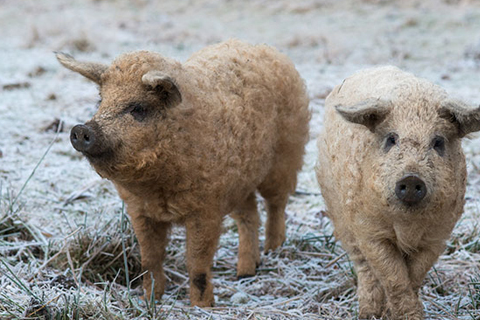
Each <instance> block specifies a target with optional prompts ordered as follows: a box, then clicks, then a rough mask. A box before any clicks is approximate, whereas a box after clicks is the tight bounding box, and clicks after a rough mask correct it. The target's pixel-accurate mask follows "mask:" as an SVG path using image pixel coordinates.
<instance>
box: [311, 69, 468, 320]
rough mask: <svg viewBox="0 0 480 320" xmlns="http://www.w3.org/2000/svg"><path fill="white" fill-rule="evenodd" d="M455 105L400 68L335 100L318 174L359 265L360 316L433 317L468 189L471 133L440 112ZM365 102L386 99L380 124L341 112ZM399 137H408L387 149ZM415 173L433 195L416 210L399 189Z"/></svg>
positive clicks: (329, 107)
mask: <svg viewBox="0 0 480 320" xmlns="http://www.w3.org/2000/svg"><path fill="white" fill-rule="evenodd" d="M447 99H448V96H447V94H446V92H445V91H444V90H443V89H441V88H440V87H438V86H436V85H433V84H432V83H430V82H428V81H426V80H423V79H419V78H416V77H415V76H413V75H412V74H409V73H405V72H403V71H401V70H399V69H397V68H394V67H381V68H375V69H368V70H364V71H360V72H358V73H356V74H354V75H353V76H351V77H349V78H347V79H346V80H345V81H344V82H343V83H342V84H341V85H339V86H337V87H336V88H335V89H334V90H333V92H332V93H331V94H330V95H329V96H328V97H327V100H326V111H325V119H324V124H325V127H324V129H323V131H322V132H321V134H320V135H319V137H318V148H319V159H318V165H317V168H316V174H317V179H318V182H319V184H320V187H321V191H322V195H323V197H324V199H325V202H326V205H327V210H328V216H329V217H330V218H331V219H332V221H333V224H334V227H335V236H336V238H337V239H339V240H341V241H342V245H343V247H344V248H345V250H346V251H347V252H348V253H349V255H350V258H351V260H352V261H353V262H354V264H355V268H356V271H357V274H358V298H359V304H360V312H359V317H360V318H370V317H382V316H384V317H387V318H389V319H423V306H422V303H421V301H420V300H419V297H418V290H419V288H420V286H421V284H422V281H423V279H424V277H425V275H426V273H427V271H428V270H429V269H430V267H431V266H432V265H433V263H434V262H435V261H436V259H437V258H438V256H439V255H440V254H441V252H442V251H443V250H444V247H445V241H446V239H448V237H449V236H450V233H451V231H452V229H453V227H454V225H455V223H456V221H457V220H458V219H459V217H460V215H461V213H462V211H463V205H464V194H465V187H466V168H465V158H464V155H463V152H462V149H461V140H460V138H461V137H462V136H463V134H460V131H459V130H458V128H457V125H456V124H455V123H453V121H449V120H448V119H446V117H441V116H440V114H439V110H440V108H441V105H442V104H443V103H444V102H445V101H446V100H447ZM364 101H367V102H368V101H370V102H371V101H378V105H374V106H373V107H372V110H371V116H370V118H368V117H367V119H363V118H362V117H363V116H364V115H363V114H360V118H358V117H357V118H355V117H354V116H353V115H345V116H342V115H341V113H342V114H343V113H345V114H346V112H348V110H354V109H355V108H362V103H363V102H364ZM385 101H387V102H388V103H385ZM359 106H360V107H359ZM379 108H387V109H386V110H388V112H386V113H381V112H379V110H378V109H379ZM472 110H473V109H472ZM355 112H356V111H355ZM355 112H352V114H354V113H355ZM473 112H476V117H478V111H475V110H473V111H472V113H473ZM357 114H358V113H357ZM377 114H382V116H383V115H385V114H386V115H385V117H384V118H378V117H377V116H376V115H377ZM372 119H373V120H375V119H378V121H376V122H375V121H373V120H372ZM470 119H471V120H472V121H476V124H477V126H478V118H477V120H475V119H474V117H473V116H471V117H470ZM367 120H368V121H367ZM362 122H363V124H362ZM470 127H473V126H470ZM477 130H478V129H477ZM470 131H471V130H470ZM391 132H394V133H396V134H397V135H398V140H397V142H396V144H395V145H394V146H393V147H392V148H391V149H390V150H388V151H386V150H385V149H384V148H383V146H384V145H385V139H386V136H387V135H388V134H389V133H391ZM436 136H442V137H444V138H445V154H444V155H443V156H441V155H440V154H438V153H437V152H436V151H435V150H434V148H433V145H432V140H433V139H434V138H435V137H436ZM407 173H415V174H417V175H418V176H420V177H421V178H422V179H423V181H424V182H425V184H426V187H427V190H428V192H427V195H426V197H425V198H424V199H423V200H422V202H421V203H420V204H418V205H416V206H411V207H409V206H406V205H404V204H402V203H401V201H399V200H398V198H397V197H396V196H395V191H394V190H395V183H396V182H397V181H398V180H399V179H400V178H401V177H402V176H404V175H405V174H407Z"/></svg>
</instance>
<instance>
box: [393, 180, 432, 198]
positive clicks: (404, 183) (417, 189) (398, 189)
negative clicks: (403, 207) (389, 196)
mask: <svg viewBox="0 0 480 320" xmlns="http://www.w3.org/2000/svg"><path fill="white" fill-rule="evenodd" d="M395 194H396V195H397V198H398V199H400V200H401V201H402V202H403V203H405V204H407V205H415V204H417V203H419V202H420V201H421V200H422V199H423V198H425V196H426V194H427V187H426V186H425V182H423V181H422V179H420V178H419V177H417V176H416V175H413V174H409V175H406V176H404V177H403V178H402V179H400V181H398V182H397V185H396V186H395Z"/></svg>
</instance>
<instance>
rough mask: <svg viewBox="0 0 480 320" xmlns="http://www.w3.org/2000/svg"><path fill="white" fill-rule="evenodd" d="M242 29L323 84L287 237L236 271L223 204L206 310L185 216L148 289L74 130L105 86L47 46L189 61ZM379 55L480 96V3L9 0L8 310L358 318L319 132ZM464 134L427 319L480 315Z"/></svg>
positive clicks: (4, 172)
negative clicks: (340, 91)
mask: <svg viewBox="0 0 480 320" xmlns="http://www.w3.org/2000/svg"><path fill="white" fill-rule="evenodd" d="M231 37H236V38H240V39H243V40H247V41H249V42H252V43H267V44H269V45H273V46H275V47H277V48H279V49H280V50H281V51H282V52H284V53H286V54H287V55H289V56H290V57H291V58H292V59H293V61H294V62H295V64H296V65H297V67H298V70H299V71H300V73H301V75H302V76H303V78H304V79H305V81H306V83H307V86H308V89H309V94H310V97H311V99H312V101H311V108H312V111H313V118H312V122H311V141H310V143H309V144H308V146H307V156H306V158H305V167H304V169H303V171H302V173H301V174H300V177H299V184H298V188H297V189H298V192H297V193H296V194H295V195H294V196H293V197H292V199H291V201H290V203H289V205H288V208H287V226H288V230H287V238H288V239H287V241H286V243H285V244H284V246H283V247H282V248H281V249H279V250H278V251H277V252H274V253H270V254H268V255H264V256H262V265H261V266H260V268H259V270H258V273H257V276H255V277H253V278H250V279H245V280H242V281H240V282H239V281H236V280H235V263H236V252H237V251H236V250H237V234H236V231H235V230H236V228H235V226H234V223H233V222H232V220H231V219H229V218H227V219H226V220H225V233H224V235H223V236H222V238H221V241H220V246H219V250H218V252H217V254H216V257H215V262H214V268H213V270H214V280H213V282H214V286H215V289H214V293H215V297H216V300H217V304H216V307H215V308H212V309H203V310H202V309H198V308H190V307H188V293H187V292H188V291H187V282H186V280H187V278H186V277H187V273H186V270H185V257H184V250H185V249H184V232H183V230H182V229H181V228H178V229H175V231H174V232H173V234H172V236H171V244H170V246H169V248H168V251H169V252H168V257H167V259H166V262H165V267H166V274H167V277H168V278H169V279H170V286H169V287H168V290H167V293H166V294H165V296H164V299H163V300H162V301H161V302H157V303H155V304H153V305H152V304H149V303H142V302H140V301H139V299H138V290H136V288H137V287H138V286H139V284H140V283H139V281H138V279H135V278H138V276H139V275H140V268H139V254H138V247H137V245H136V243H135V240H134V237H133V235H132V232H131V229H130V225H129V222H128V216H126V214H124V210H123V208H122V202H121V201H120V200H119V198H118V196H117V194H116V192H115V190H114V188H113V187H112V185H111V184H110V183H109V182H108V181H104V180H101V179H100V178H99V177H98V176H97V175H96V174H95V172H94V171H93V170H92V169H91V168H90V166H89V165H88V163H87V161H86V160H85V159H83V158H82V157H81V156H80V155H79V154H78V153H77V152H76V151H75V150H74V149H73V148H72V147H71V145H70V142H69V131H70V129H71V128H72V126H74V125H75V124H77V123H83V122H84V121H85V120H87V119H89V118H90V117H91V116H92V115H93V113H94V112H95V106H96V102H97V100H98V94H97V89H96V88H95V86H94V85H93V84H92V83H90V82H87V81H86V80H84V79H83V78H82V77H80V76H78V75H76V74H74V73H72V72H70V71H68V70H66V69H63V68H61V67H60V65H59V64H58V63H57V61H56V60H55V57H54V55H53V53H52V52H53V51H60V50H61V51H64V52H69V53H71V54H73V55H74V56H75V57H76V58H79V59H84V60H94V61H101V62H105V63H108V62H110V61H111V60H112V59H113V58H114V57H115V56H117V55H118V54H120V53H122V52H125V51H131V50H136V49H149V50H154V51H158V52H161V53H163V54H164V55H167V56H170V57H174V58H176V59H178V60H181V61H184V60H185V59H187V58H188V56H189V55H190V54H191V53H192V52H194V51H196V50H198V49H200V48H202V47H204V46H206V45H209V44H213V43H216V42H219V41H222V40H226V39H228V38H231ZM382 64H394V65H397V66H399V67H401V68H404V69H406V70H408V71H411V72H414V73H416V74H417V75H420V76H422V77H424V78H427V79H429V80H431V81H433V82H436V83H438V84H440V85H442V86H443V87H445V88H446V89H447V90H448V91H449V92H450V93H451V94H452V95H454V96H456V97H458V98H461V99H463V100H465V101H468V102H470V103H472V104H476V105H478V103H479V100H480V97H479V93H480V92H479V80H480V77H479V75H480V3H479V2H478V1H477V0H471V1H467V0H463V1H457V0H443V1H441V0H438V1H434V0H427V1H420V0H418V1H409V0H407V1H400V0H399V1H393V0H391V1H389V0H369V1H368V0H363V1H361V0H358V1H355V0H345V1H335V0H298V1H288V0H275V1H274V0H258V1H241V0H217V1H215V0H210V1H207V0H190V1H179V0H177V1H175V0H162V1H153V0H151V1H149V0H132V1H127V0H117V1H114V0H96V1H94V0H83V1H81V0H73V1H61V0H42V1H38V0H37V1H36V0H22V1H14V0H0V192H1V193H0V251H1V261H0V262H1V263H0V318H1V319H18V318H29V317H30V318H39V317H43V318H45V319H80V318H82V319H88V318H90V319H134V318H163V317H165V318H169V319H196V318H203V319H355V317H356V310H357V309H358V303H357V299H356V295H355V288H356V287H355V281H356V280H355V274H354V272H353V269H352V265H351V263H350V262H349V260H348V257H347V256H346V255H345V254H344V251H343V250H342V249H341V247H340V246H339V244H338V243H336V242H335V241H334V238H333V237H332V227H331V225H330V223H329V221H328V219H326V218H325V217H323V215H322V210H324V203H323V200H322V198H321V196H320V194H319V190H318V187H317V184H316V181H315V177H314V173H313V166H314V163H315V157H316V148H315V143H314V139H315V136H316V135H317V133H318V131H319V130H320V128H321V126H322V120H321V116H322V112H323V105H324V99H325V97H326V95H327V94H328V92H329V91H330V90H331V89H332V88H333V87H334V86H335V85H336V84H338V83H340V82H341V81H342V80H343V79H344V78H345V77H346V76H348V75H349V74H351V73H352V72H354V71H355V70H357V69H360V68H363V67H368V66H373V65H382ZM464 147H465V152H466V155H467V162H468V170H469V177H468V179H469V180H468V188H467V204H466V208H465V214H464V216H463V218H462V219H461V221H460V222H459V223H458V225H457V227H456V228H455V231H454V233H453V235H452V237H451V240H450V241H449V243H448V248H447V250H446V251H445V253H444V255H442V256H441V257H440V259H439V261H438V263H437V264H436V265H435V268H434V269H432V270H431V271H430V273H429V275H428V277H427V279H426V280H425V284H424V286H423V288H422V290H421V295H422V299H423V301H424V305H425V310H426V317H427V318H428V319H479V318H480V267H479V264H480V243H479V233H480V231H479V228H480V227H479V221H480V210H479V204H480V139H478V138H475V137H473V138H472V139H471V140H467V141H465V143H464ZM260 208H261V209H262V210H263V207H262V205H261V204H260ZM264 218H265V215H264V213H263V211H262V219H264ZM121 230H124V232H119V231H121ZM261 235H262V238H261V243H262V244H263V241H264V238H263V229H262V230H261ZM129 283H130V285H128V284H129Z"/></svg>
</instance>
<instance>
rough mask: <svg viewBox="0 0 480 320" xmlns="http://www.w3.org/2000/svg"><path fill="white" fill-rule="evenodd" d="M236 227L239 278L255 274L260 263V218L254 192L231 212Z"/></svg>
mask: <svg viewBox="0 0 480 320" xmlns="http://www.w3.org/2000/svg"><path fill="white" fill-rule="evenodd" d="M232 218H233V219H235V221H236V223H237V228H238V237H239V246H238V263H237V277H238V278H239V279H241V278H245V277H251V276H254V275H255V269H256V267H257V266H258V265H259V264H260V251H259V244H258V226H259V224H260V219H259V216H258V211H257V201H256V199H255V193H251V194H250V195H249V196H248V197H247V199H246V200H245V202H244V203H242V205H241V206H239V207H238V208H237V209H236V210H235V211H234V212H233V214H232Z"/></svg>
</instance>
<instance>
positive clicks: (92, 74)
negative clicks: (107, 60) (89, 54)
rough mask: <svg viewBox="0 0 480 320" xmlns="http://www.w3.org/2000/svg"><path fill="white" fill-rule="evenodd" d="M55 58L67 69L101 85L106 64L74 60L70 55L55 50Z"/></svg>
mask: <svg viewBox="0 0 480 320" xmlns="http://www.w3.org/2000/svg"><path fill="white" fill-rule="evenodd" d="M55 55H56V56H57V60H58V61H59V62H60V63H61V64H62V65H63V66H64V67H65V68H67V69H70V70H72V71H75V72H78V73H80V74H81V75H82V76H84V77H85V78H88V79H90V80H92V81H93V82H95V83H97V84H99V85H102V74H103V73H104V72H105V70H107V69H108V66H107V65H104V64H101V63H94V62H83V61H77V60H75V59H74V58H73V57H72V56H71V55H69V54H66V53H62V52H56V53H55Z"/></svg>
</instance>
